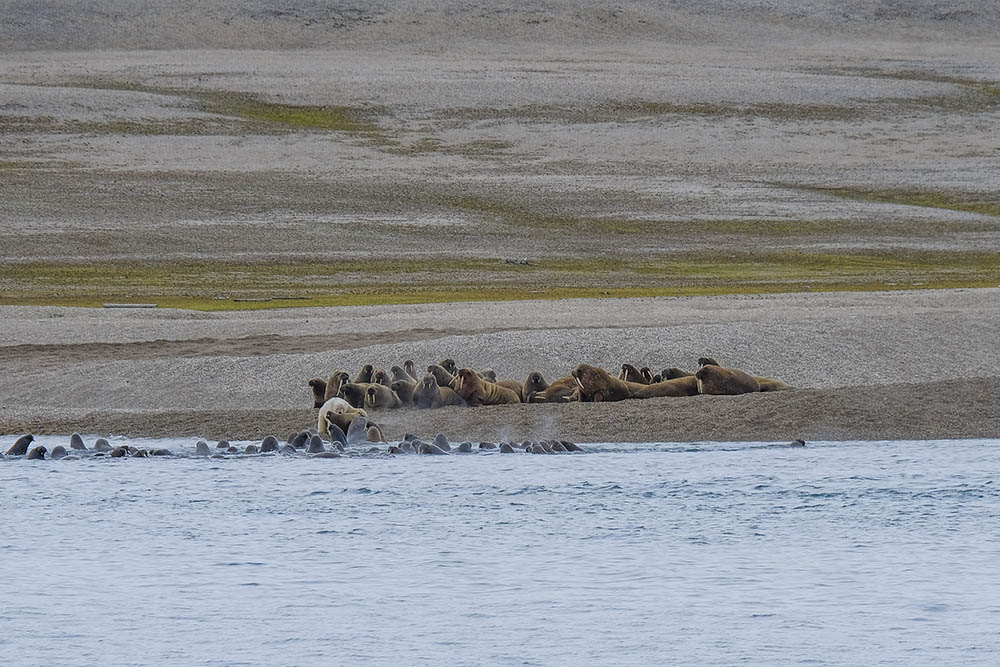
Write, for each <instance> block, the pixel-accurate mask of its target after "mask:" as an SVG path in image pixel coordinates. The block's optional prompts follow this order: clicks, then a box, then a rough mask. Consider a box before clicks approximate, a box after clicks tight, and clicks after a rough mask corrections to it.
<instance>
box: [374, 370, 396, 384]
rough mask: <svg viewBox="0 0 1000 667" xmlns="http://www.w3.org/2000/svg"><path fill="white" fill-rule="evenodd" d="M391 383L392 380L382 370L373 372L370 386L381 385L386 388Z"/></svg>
mask: <svg viewBox="0 0 1000 667" xmlns="http://www.w3.org/2000/svg"><path fill="white" fill-rule="evenodd" d="M391 383H392V380H391V379H390V378H389V374H388V373H386V372H385V371H384V370H382V369H379V370H377V371H375V374H374V375H372V384H381V385H384V386H386V387H388V386H389V385H390V384H391Z"/></svg>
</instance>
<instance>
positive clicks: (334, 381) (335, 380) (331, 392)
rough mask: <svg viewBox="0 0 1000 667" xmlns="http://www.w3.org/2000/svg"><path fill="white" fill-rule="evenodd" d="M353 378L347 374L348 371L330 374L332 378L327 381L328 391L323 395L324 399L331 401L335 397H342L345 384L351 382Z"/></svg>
mask: <svg viewBox="0 0 1000 667" xmlns="http://www.w3.org/2000/svg"><path fill="white" fill-rule="evenodd" d="M350 381H351V376H350V375H348V374H347V371H334V372H332V373H330V377H328V378H327V379H326V391H325V392H324V393H323V399H324V402H325V401H329V400H330V399H331V398H333V397H335V396H340V395H341V392H340V389H341V387H343V386H344V383H346V382H350Z"/></svg>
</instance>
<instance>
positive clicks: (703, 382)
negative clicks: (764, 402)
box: [695, 364, 760, 395]
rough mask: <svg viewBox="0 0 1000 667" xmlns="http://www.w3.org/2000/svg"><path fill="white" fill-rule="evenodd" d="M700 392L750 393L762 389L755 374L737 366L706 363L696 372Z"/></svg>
mask: <svg viewBox="0 0 1000 667" xmlns="http://www.w3.org/2000/svg"><path fill="white" fill-rule="evenodd" d="M695 377H696V378H697V380H698V393H701V394H724V395H733V394H750V393H753V392H756V391H760V383H759V382H757V380H756V378H754V376H752V375H750V374H748V373H744V372H743V371H741V370H738V369H736V368H723V367H722V366H716V365H714V364H705V365H703V366H702V367H701V368H699V369H698V372H697V373H695Z"/></svg>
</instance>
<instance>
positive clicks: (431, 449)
mask: <svg viewBox="0 0 1000 667" xmlns="http://www.w3.org/2000/svg"><path fill="white" fill-rule="evenodd" d="M417 453H418V454H437V455H438V456H440V455H442V454H443V455H445V456H447V455H448V452H446V451H444V450H443V449H441V448H440V447H438V446H437V445H435V444H433V443H430V442H422V443H420V447H418V448H417Z"/></svg>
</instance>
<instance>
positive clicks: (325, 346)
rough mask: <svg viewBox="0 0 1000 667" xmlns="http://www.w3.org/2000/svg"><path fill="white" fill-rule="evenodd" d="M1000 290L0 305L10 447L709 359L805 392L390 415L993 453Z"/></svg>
mask: <svg viewBox="0 0 1000 667" xmlns="http://www.w3.org/2000/svg"><path fill="white" fill-rule="evenodd" d="M998 297H1000V290H997V289H984V290H935V291H915V292H889V293H846V292H845V293H829V294H789V295H775V296H767V297H700V298H684V299H680V298H678V299H639V300H569V301H561V302H524V303H457V304H438V305H421V306H378V307H374V306H373V307H359V308H330V309H286V310H275V311H266V312H253V313H197V312H191V311H171V310H94V309H73V308H37V307H4V308H0V319H2V324H0V333H2V336H3V340H4V341H5V342H6V343H7V344H6V345H4V346H2V347H0V370H2V373H3V376H4V378H5V382H4V383H3V387H2V390H0V391H2V395H0V405H2V406H3V407H2V409H0V432H4V433H17V432H25V431H33V432H36V433H69V432H72V431H74V430H76V431H81V432H86V433H95V434H109V433H110V434H123V435H128V436H167V435H171V436H176V435H191V436H203V437H209V438H260V437H263V436H264V435H267V434H270V433H274V434H277V435H280V436H284V435H287V433H288V432H290V431H292V430H295V429H299V428H304V427H307V426H310V425H314V420H315V414H316V413H315V411H314V410H313V409H312V408H311V398H310V393H309V388H308V386H307V384H306V383H307V381H308V380H309V379H310V378H311V377H316V376H325V375H327V374H328V373H330V372H331V371H332V370H334V369H337V368H344V369H348V370H351V371H352V372H353V371H354V370H355V369H357V368H358V367H360V366H361V365H362V364H363V363H366V362H372V363H374V364H376V365H377V366H379V367H387V366H389V365H391V364H394V363H401V362H402V361H403V360H405V359H413V360H415V361H416V362H417V364H418V365H425V364H427V363H430V362H433V361H436V360H439V359H442V358H445V357H449V356H450V357H454V358H455V359H457V360H458V361H459V362H460V363H463V364H468V365H471V366H474V367H479V368H485V367H492V368H494V369H496V370H497V371H498V372H499V374H500V375H501V376H502V377H505V378H516V379H523V378H524V377H525V376H526V375H527V374H528V373H529V372H530V371H532V370H538V371H540V372H542V373H543V374H544V375H545V376H546V377H548V378H554V377H557V376H560V375H564V374H565V373H566V372H568V371H569V370H570V369H571V368H572V367H573V366H574V365H575V364H576V363H578V362H588V363H596V364H600V365H603V366H605V367H607V368H611V369H614V368H616V367H617V366H618V365H619V364H620V363H622V362H625V361H628V362H632V363H637V364H641V365H649V366H652V367H657V368H660V367H667V366H682V367H690V366H692V365H694V363H695V360H696V359H697V357H698V356H701V355H703V354H711V355H712V356H715V357H716V358H719V359H720V360H723V361H724V363H728V364H731V365H734V366H738V367H742V368H746V369H748V370H751V371H753V372H754V373H758V374H763V375H769V376H772V377H777V378H780V379H782V380H785V381H786V382H789V383H791V384H793V385H795V386H797V387H800V388H801V389H799V390H797V391H793V392H787V393H780V394H757V395H749V396H739V397H712V396H699V397H693V398H684V399H657V400H649V401H628V402H624V403H618V404H579V405H566V406H542V405H522V406H504V407H496V408H480V409H443V410H438V411H416V410H398V411H384V412H381V413H377V414H375V415H374V418H375V419H376V420H377V421H379V422H381V423H382V424H384V426H385V427H386V432H387V435H388V436H390V437H393V438H399V437H401V436H402V435H403V434H404V433H405V432H406V431H412V432H416V433H424V434H427V433H431V434H432V433H434V432H438V431H442V432H445V433H447V434H449V435H450V436H451V437H453V438H468V439H476V440H498V439H516V440H521V439H529V438H540V437H546V436H548V437H555V436H558V437H563V438H570V439H574V440H579V441H598V442H603V441H687V440H785V439H792V438H796V437H802V438H806V439H882V438H954V437H997V436H998V435H1000V400H998V399H1000V375H998V374H997V372H996V366H995V362H996V343H997V336H996V331H997V330H998V327H1000V299H998Z"/></svg>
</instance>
